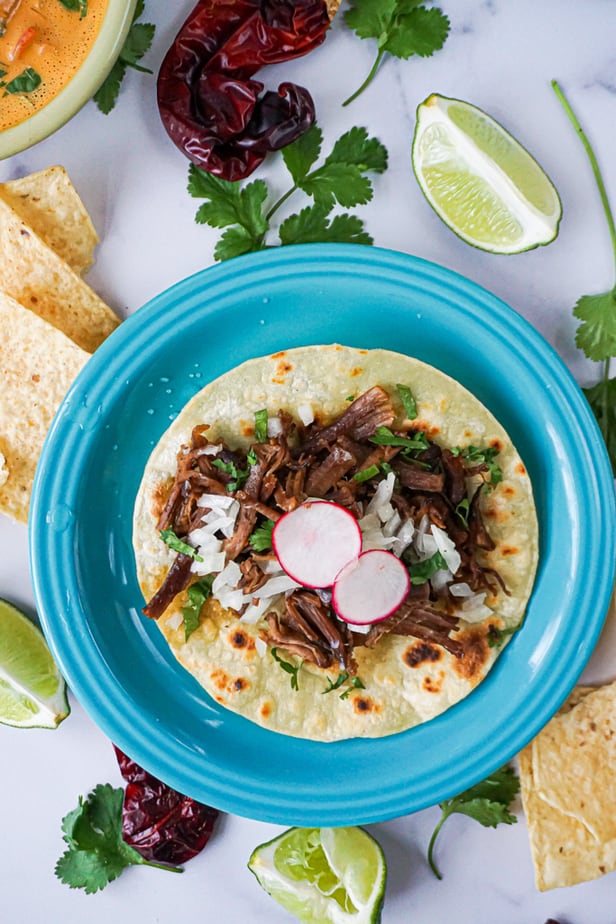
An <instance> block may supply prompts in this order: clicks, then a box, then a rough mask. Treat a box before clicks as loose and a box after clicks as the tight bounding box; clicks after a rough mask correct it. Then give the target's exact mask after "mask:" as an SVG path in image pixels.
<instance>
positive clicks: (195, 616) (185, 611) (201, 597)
mask: <svg viewBox="0 0 616 924" xmlns="http://www.w3.org/2000/svg"><path fill="white" fill-rule="evenodd" d="M213 583H214V575H213V574H208V575H206V577H204V578H201V580H199V581H195V583H194V584H191V585H190V587H189V588H188V590H187V594H188V603H187V604H186V606H183V607H182V616H183V618H184V638H185V640H186V641H188V639H189V638H190V636H191V635H192V634H193V632H194V631H195V629H198V628H199V616H200V615H201V607H202V606H203V604H204V603H205V601H206V600H207V598H208V597H209V596H210V594H211V593H212V584H213Z"/></svg>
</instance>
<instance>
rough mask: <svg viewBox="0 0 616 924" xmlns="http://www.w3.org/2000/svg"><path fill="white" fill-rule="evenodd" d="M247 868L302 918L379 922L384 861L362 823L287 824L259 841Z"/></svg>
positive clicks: (323, 923)
mask: <svg viewBox="0 0 616 924" xmlns="http://www.w3.org/2000/svg"><path fill="white" fill-rule="evenodd" d="M248 868H249V869H250V870H252V872H253V873H254V874H255V876H256V877H257V879H258V881H259V883H260V885H262V886H263V888H264V889H265V891H266V892H268V893H269V894H270V895H271V896H272V898H274V899H275V900H276V901H277V902H279V904H281V905H282V906H283V908H286V909H287V911H290V912H291V914H294V915H295V917H296V918H297V920H298V921H301V922H302V924H330V922H331V924H378V921H379V920H380V918H381V908H382V905H383V896H384V892H385V881H386V877H387V867H386V864H385V857H384V855H383V851H382V850H381V847H380V846H379V844H378V843H377V842H376V841H375V840H374V838H373V837H371V836H370V835H369V834H368V833H367V832H366V831H364V830H363V829H362V828H291V829H290V830H289V831H285V832H284V834H281V835H280V836H279V837H276V838H274V840H272V841H268V843H267V844H261V846H260V847H257V848H256V849H255V850H254V851H253V853H252V856H251V857H250V860H249V861H248Z"/></svg>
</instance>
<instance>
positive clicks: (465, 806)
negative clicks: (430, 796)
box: [428, 767, 520, 879]
mask: <svg viewBox="0 0 616 924" xmlns="http://www.w3.org/2000/svg"><path fill="white" fill-rule="evenodd" d="M519 791H520V781H519V779H518V778H517V776H516V775H515V773H514V771H513V769H512V768H511V767H501V768H500V770H496V772H495V773H493V774H492V775H491V776H489V777H487V778H486V779H485V780H482V781H481V783H477V784H476V785H475V786H471V787H470V789H466V790H465V791H464V792H461V793H460V794H459V795H457V796H454V797H453V799H447V800H446V801H445V802H441V803H439V808H440V810H441V818H440V821H439V823H438V824H437V826H436V828H435V829H434V831H433V832H432V837H431V838H430V843H429V845H428V863H429V864H430V869H431V870H432V872H433V873H434V875H435V876H436V878H437V879H442V878H443V877H442V876H441V874H440V872H439V870H438V868H437V866H436V863H435V862H434V846H435V844H436V839H437V837H438V835H439V832H440V830H441V828H442V827H443V825H444V824H445V822H446V821H447V819H448V818H449V817H450V816H451V815H455V814H456V813H457V814H460V815H468V817H469V818H473V819H474V820H475V821H478V822H479V824H480V825H483V826H484V827H485V828H496V826H497V825H500V824H505V825H513V824H515V823H516V822H517V818H516V817H515V815H513V814H512V813H511V811H510V810H509V809H510V805H511V803H512V802H513V800H514V798H515V796H516V795H517V794H518V792H519Z"/></svg>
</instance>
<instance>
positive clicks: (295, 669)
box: [270, 648, 304, 690]
mask: <svg viewBox="0 0 616 924" xmlns="http://www.w3.org/2000/svg"><path fill="white" fill-rule="evenodd" d="M270 652H271V655H272V658H273V659H274V661H276V662H277V663H278V664H280V666H281V668H282V669H283V671H286V672H287V674H290V675H291V689H292V690H299V682H298V679H297V675H298V674H299V672H300V670H301V667H302V664H303V663H304V661H303V659H302V660H301V661H300V662H299V664H297V665H295V664H291V663H290V662H289V661H283V659H282V658H281V657H280V655H279V654H278V649H276V648H270Z"/></svg>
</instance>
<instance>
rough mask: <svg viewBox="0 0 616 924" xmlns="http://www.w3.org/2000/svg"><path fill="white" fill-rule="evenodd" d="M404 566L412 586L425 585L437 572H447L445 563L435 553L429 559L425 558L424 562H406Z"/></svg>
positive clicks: (438, 554) (437, 553)
mask: <svg viewBox="0 0 616 924" xmlns="http://www.w3.org/2000/svg"><path fill="white" fill-rule="evenodd" d="M406 566H407V568H408V572H409V575H410V577H411V584H413V585H414V586H417V585H419V584H425V583H426V581H429V580H430V578H431V577H432V575H433V574H436V572H437V571H446V570H447V562H446V561H445V559H444V558H443V556H442V555H441V553H440V552H435V553H434V555H432V557H431V558H426V559H425V561H418V562H408V561H407V562H406Z"/></svg>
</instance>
